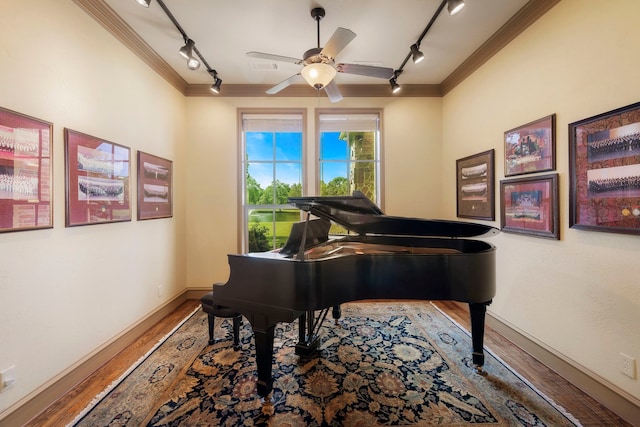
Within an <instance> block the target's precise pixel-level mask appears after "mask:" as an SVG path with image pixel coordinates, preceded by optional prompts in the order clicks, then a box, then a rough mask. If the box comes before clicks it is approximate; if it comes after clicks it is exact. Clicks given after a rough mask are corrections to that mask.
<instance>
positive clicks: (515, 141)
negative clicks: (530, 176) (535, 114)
mask: <svg viewBox="0 0 640 427" xmlns="http://www.w3.org/2000/svg"><path fill="white" fill-rule="evenodd" d="M555 134H556V115H555V114H551V115H550V116H546V117H543V118H541V119H538V120H535V121H533V122H531V123H527V124H526V125H522V126H518V127H517V128H515V129H511V130H509V131H506V132H505V133H504V176H513V175H522V174H527V173H535V172H543V171H551V170H555V168H556V156H555V153H556V140H555Z"/></svg>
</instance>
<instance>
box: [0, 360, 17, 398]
mask: <svg viewBox="0 0 640 427" xmlns="http://www.w3.org/2000/svg"><path fill="white" fill-rule="evenodd" d="M15 384H16V367H15V366H10V367H8V368H7V369H5V370H4V371H0V393H2V392H3V391H5V390H6V389H8V388H11V387H13V386H14V385H15Z"/></svg>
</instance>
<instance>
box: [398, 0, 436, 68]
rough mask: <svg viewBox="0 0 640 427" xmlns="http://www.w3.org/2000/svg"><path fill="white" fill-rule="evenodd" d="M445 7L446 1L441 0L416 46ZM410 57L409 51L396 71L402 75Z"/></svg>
mask: <svg viewBox="0 0 640 427" xmlns="http://www.w3.org/2000/svg"><path fill="white" fill-rule="evenodd" d="M446 5H447V0H442V3H440V6H438V9H436V12H435V13H434V14H433V16H432V17H431V20H430V21H429V23H428V24H427V26H426V27H425V29H424V31H423V32H422V34H420V37H418V40H417V41H416V46H418V47H420V43H422V39H424V37H425V36H426V35H427V33H428V32H429V30H430V29H431V26H432V25H433V23H434V22H436V19H438V16H440V12H442V9H444V7H445V6H446ZM411 56H412V54H411V50H409V54H408V55H407V57H406V58H404V61H402V65H400V68H398V71H399V72H400V73H402V70H403V69H404V66H405V65H407V62H409V58H411ZM398 74H399V73H398Z"/></svg>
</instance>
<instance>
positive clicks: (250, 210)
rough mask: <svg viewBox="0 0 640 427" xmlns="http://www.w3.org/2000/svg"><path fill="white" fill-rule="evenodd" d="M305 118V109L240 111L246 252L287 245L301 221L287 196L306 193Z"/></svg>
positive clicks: (244, 249) (244, 244)
mask: <svg viewBox="0 0 640 427" xmlns="http://www.w3.org/2000/svg"><path fill="white" fill-rule="evenodd" d="M304 119H305V114H304V111H297V112H296V111H294V112H278V113H250V112H240V120H241V126H242V131H241V135H242V137H241V138H242V144H241V147H242V154H241V156H242V157H241V158H242V168H241V170H242V171H243V174H242V189H243V192H242V200H243V202H242V207H243V218H244V221H243V223H244V226H243V230H244V238H243V251H245V252H247V251H248V252H263V251H268V250H272V249H276V248H280V247H282V246H284V244H285V243H286V240H287V237H288V236H289V233H290V231H291V225H292V224H293V223H294V222H298V221H299V220H300V212H299V210H298V209H296V208H293V207H292V206H291V205H289V204H288V203H287V198H288V197H291V196H301V195H302V187H303V177H304V161H303V158H304V144H303V141H304V140H305V138H304V122H305V120H304Z"/></svg>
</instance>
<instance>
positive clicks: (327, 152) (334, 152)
mask: <svg viewBox="0 0 640 427" xmlns="http://www.w3.org/2000/svg"><path fill="white" fill-rule="evenodd" d="M340 135H341V132H322V133H321V134H320V158H321V159H322V160H348V159H349V145H348V144H347V140H346V138H345V139H340Z"/></svg>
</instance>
